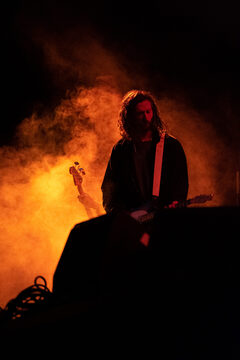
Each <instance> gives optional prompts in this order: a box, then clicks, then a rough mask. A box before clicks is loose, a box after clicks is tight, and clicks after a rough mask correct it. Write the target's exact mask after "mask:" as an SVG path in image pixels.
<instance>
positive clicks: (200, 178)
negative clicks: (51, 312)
mask: <svg viewBox="0 0 240 360" xmlns="http://www.w3.org/2000/svg"><path fill="white" fill-rule="evenodd" d="M43 43H44V42H43ZM61 44H64V45H62V46H63V47H64V49H62V52H61V51H60V50H59V48H58V46H57V43H53V44H51V42H50V40H49V39H48V42H45V43H44V46H45V50H46V47H47V51H46V54H49V57H48V58H47V60H46V62H47V63H48V65H49V66H50V65H51V66H52V67H54V64H55V68H56V72H58V73H61V74H65V75H64V76H65V79H66V78H67V75H66V74H67V73H68V72H71V71H74V73H75V74H77V76H79V78H80V79H83V73H84V74H85V75H84V76H85V78H86V79H90V81H89V83H90V85H88V86H82V85H81V86H80V85H78V86H75V88H74V90H72V91H68V93H67V96H66V97H65V98H64V99H62V100H61V101H60V103H59V104H58V105H57V106H56V107H55V109H54V110H53V111H50V112H47V111H46V113H44V114H41V115H39V114H38V113H34V114H33V115H32V116H31V117H30V118H27V119H24V120H23V122H22V123H21V124H20V126H19V127H18V130H17V137H18V143H17V145H16V147H3V148H2V149H0V158H1V160H0V164H1V165H0V166H1V174H2V175H1V179H0V199H1V202H0V211H1V220H0V221H1V234H0V237H1V239H0V257H1V258H0V289H1V293H0V305H1V306H4V305H5V304H6V302H7V301H8V300H10V299H11V298H12V297H15V296H16V295H17V293H18V292H19V291H21V290H22V289H24V288H25V287H27V286H29V285H31V284H32V283H33V280H34V278H35V276H37V275H42V276H44V277H45V278H46V280H47V282H48V286H49V287H50V288H51V286H52V277H53V273H54V270H55V268H56V265H57V262H58V260H59V257H60V255H61V252H62V249H63V247H64V245H65V243H66V240H67V236H68V234H69V232H70V230H71V228H72V227H73V226H74V225H75V224H76V223H78V222H81V221H84V220H87V219H88V215H87V213H86V210H85V208H84V206H83V204H81V202H80V201H78V198H77V196H78V192H77V188H76V186H74V183H73V179H72V176H71V175H70V174H69V167H70V166H72V165H73V162H74V161H78V162H79V163H80V165H81V167H83V168H84V170H85V171H86V175H85V177H84V180H83V188H84V191H85V192H86V193H88V194H90V196H91V197H92V198H93V199H94V201H96V202H97V203H98V204H99V206H100V208H101V211H102V213H104V211H103V208H102V205H101V191H100V186H101V182H102V178H103V175H104V172H105V168H106V164H107V160H108V157H109V155H110V152H111V148H112V146H113V144H114V143H115V142H116V141H117V140H118V138H119V133H118V129H117V117H118V111H119V105H120V101H121V98H122V95H123V93H124V92H125V91H126V90H129V89H130V88H136V83H138V84H139V79H138V80H137V81H138V82H136V81H135V80H136V79H135V78H133V77H132V76H127V75H126V73H125V71H123V69H122V68H121V66H120V65H119V63H118V62H117V60H116V58H114V56H112V55H111V54H110V53H109V52H107V51H105V50H104V48H103V47H101V46H100V45H99V44H98V43H97V42H94V41H91V43H90V45H89V44H88V45H86V47H81V48H78V49H76V48H75V49H74V50H72V49H71V47H69V48H68V51H65V50H66V48H67V47H68V46H69V45H68V43H67V42H66V41H65V42H64V41H62V42H61ZM63 54H68V58H66V57H64V55H63ZM69 54H71V56H69ZM46 56H47V55H46ZM90 58H91V59H92V62H89V65H86V63H87V60H88V59H90ZM83 60H84V61H83ZM59 69H60V70H61V71H60V70H59ZM96 79H97V80H96ZM140 83H141V84H142V85H143V84H144V79H143V80H142V81H140ZM67 87H68V86H66V88H67ZM155 95H157V94H155ZM158 104H159V108H160V113H161V116H162V118H163V120H164V121H165V122H166V123H167V125H168V128H169V130H170V132H171V133H172V134H173V135H174V136H176V137H177V138H178V139H179V140H180V141H181V142H182V144H183V146H184V149H185V152H186V156H187V160H188V167H189V176H190V188H189V196H195V195H198V194H200V193H214V194H215V198H214V201H213V202H212V203H210V204H207V205H224V204H225V200H226V199H225V198H224V196H222V194H221V192H220V187H221V186H222V185H223V184H225V186H226V181H225V183H224V181H223V180H224V178H225V177H226V176H227V174H229V172H225V174H224V175H223V174H221V175H222V176H221V181H220V180H219V179H220V171H219V168H218V166H217V165H218V163H219V159H221V156H222V157H223V158H224V156H227V154H228V152H227V150H226V148H225V146H224V145H223V144H222V143H221V141H220V139H218V137H217V136H216V134H215V131H214V129H213V128H212V127H211V126H210V125H209V124H207V123H206V122H205V121H204V119H202V118H201V116H200V115H199V114H198V113H196V112H195V111H194V110H192V109H190V108H189V107H188V106H186V105H184V104H183V103H182V102H181V104H180V103H179V102H177V101H176V100H173V99H169V98H168V97H166V98H163V97H161V98H160V99H158ZM223 154H225V155H223ZM224 159H225V158H224ZM225 180H226V179H225ZM220 185H221V186H220ZM227 186H228V185H227Z"/></svg>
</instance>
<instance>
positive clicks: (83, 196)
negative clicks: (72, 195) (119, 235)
mask: <svg viewBox="0 0 240 360" xmlns="http://www.w3.org/2000/svg"><path fill="white" fill-rule="evenodd" d="M69 173H70V174H71V175H72V177H73V182H74V185H75V186H77V189H78V194H79V195H78V200H79V201H80V202H81V204H83V206H84V208H85V210H86V213H87V215H88V217H89V218H92V217H94V212H95V213H96V215H97V216H99V215H100V214H101V208H100V205H99V204H98V203H97V202H96V201H95V200H93V198H92V197H91V196H90V195H88V194H87V193H86V192H85V191H84V190H83V186H82V184H83V176H84V175H86V173H85V170H84V169H83V168H82V167H80V164H79V162H78V161H75V162H74V165H73V166H71V167H70V168H69ZM93 211H94V212H93Z"/></svg>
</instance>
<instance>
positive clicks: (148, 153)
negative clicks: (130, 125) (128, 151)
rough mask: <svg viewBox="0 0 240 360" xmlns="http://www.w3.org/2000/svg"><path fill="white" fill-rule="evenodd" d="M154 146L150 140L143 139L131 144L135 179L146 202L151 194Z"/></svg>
mask: <svg viewBox="0 0 240 360" xmlns="http://www.w3.org/2000/svg"><path fill="white" fill-rule="evenodd" d="M154 154H155V146H154V144H153V143H152V141H145V142H141V143H138V144H134V146H133V161H134V166H135V172H136V180H137V183H138V185H139V190H140V193H141V196H142V199H143V200H144V201H145V202H147V201H148V200H149V198H150V197H151V194H152V183H153V177H152V174H153V169H154Z"/></svg>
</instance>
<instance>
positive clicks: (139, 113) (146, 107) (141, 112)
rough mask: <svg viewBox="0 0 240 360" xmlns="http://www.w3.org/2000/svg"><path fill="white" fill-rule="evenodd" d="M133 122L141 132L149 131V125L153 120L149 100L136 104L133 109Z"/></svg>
mask: <svg viewBox="0 0 240 360" xmlns="http://www.w3.org/2000/svg"><path fill="white" fill-rule="evenodd" d="M134 117H135V121H136V123H137V124H138V126H140V128H141V130H143V131H147V130H149V129H150V124H151V121H152V118H153V110H152V105H151V102H150V101H149V100H144V101H142V102H140V103H138V104H137V105H136V107H135V116H134Z"/></svg>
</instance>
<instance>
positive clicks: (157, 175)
mask: <svg viewBox="0 0 240 360" xmlns="http://www.w3.org/2000/svg"><path fill="white" fill-rule="evenodd" d="M164 141H165V132H163V133H162V135H161V138H160V141H159V142H158V143H157V145H156V152H155V163H154V173H153V188H152V195H153V197H158V196H159V193H160V183H161V175H162V159H163V148H164Z"/></svg>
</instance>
